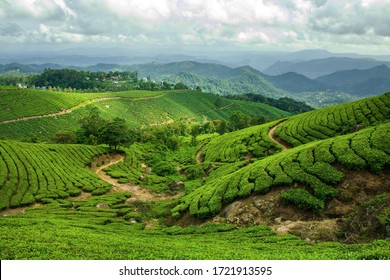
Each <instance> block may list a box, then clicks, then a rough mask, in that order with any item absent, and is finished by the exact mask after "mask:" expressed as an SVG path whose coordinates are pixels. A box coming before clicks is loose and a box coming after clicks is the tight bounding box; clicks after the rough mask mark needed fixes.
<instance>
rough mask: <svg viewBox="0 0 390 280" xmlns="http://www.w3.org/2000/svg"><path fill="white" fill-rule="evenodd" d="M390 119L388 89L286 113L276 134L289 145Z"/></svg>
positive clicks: (323, 137) (296, 144)
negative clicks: (288, 116) (311, 109)
mask: <svg viewBox="0 0 390 280" xmlns="http://www.w3.org/2000/svg"><path fill="white" fill-rule="evenodd" d="M389 119H390V93H386V94H384V95H380V96H376V97H372V98H366V99H363V100H358V101H355V102H350V103H347V104H341V105H335V106H331V107H327V108H323V109H318V110H315V111H311V112H307V113H303V114H300V115H296V116H293V117H290V118H289V119H288V120H287V121H286V122H284V123H283V124H282V125H280V126H279V127H278V128H277V129H276V131H275V134H276V136H278V137H280V138H281V139H283V140H284V141H286V142H288V143H290V144H291V145H293V146H298V145H301V144H304V143H309V142H311V141H315V140H319V139H326V138H330V137H334V136H336V135H341V134H345V133H350V132H351V131H353V130H357V129H361V128H364V127H368V126H372V125H375V124H377V123H380V122H383V121H385V120H389Z"/></svg>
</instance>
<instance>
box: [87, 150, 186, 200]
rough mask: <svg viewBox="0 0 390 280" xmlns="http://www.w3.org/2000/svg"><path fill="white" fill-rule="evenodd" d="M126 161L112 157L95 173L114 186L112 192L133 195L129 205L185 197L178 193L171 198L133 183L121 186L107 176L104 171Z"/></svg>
mask: <svg viewBox="0 0 390 280" xmlns="http://www.w3.org/2000/svg"><path fill="white" fill-rule="evenodd" d="M124 159H125V156H124V155H122V154H117V155H115V156H111V157H110V160H109V163H107V164H104V165H102V166H99V167H98V168H97V169H96V170H94V171H95V173H96V174H97V175H98V176H99V177H100V179H102V180H103V181H106V182H107V183H109V184H111V185H112V189H111V192H129V193H131V197H130V198H129V199H128V200H127V201H126V202H127V203H133V202H136V201H141V202H153V201H163V200H171V199H175V198H178V197H180V196H182V195H183V193H178V194H176V195H174V196H169V195H165V194H157V193H153V192H151V191H149V190H148V189H145V188H143V187H142V186H138V185H134V184H132V183H127V184H121V183H119V182H118V180H117V179H114V178H112V177H110V176H108V175H107V174H106V172H104V171H103V169H105V168H107V167H109V166H111V165H114V164H117V163H119V162H121V161H123V160H124ZM98 161H99V159H98Z"/></svg>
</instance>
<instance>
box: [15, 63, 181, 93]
mask: <svg viewBox="0 0 390 280" xmlns="http://www.w3.org/2000/svg"><path fill="white" fill-rule="evenodd" d="M11 82H13V83H15V82H14V79H13V80H12V81H11ZM26 83H27V84H28V85H29V86H31V87H46V88H47V89H51V90H57V91H93V92H99V91H119V90H132V89H141V90H170V89H187V88H188V87H187V86H186V85H184V84H183V83H177V84H170V83H167V82H155V81H153V80H152V79H151V78H150V77H146V78H142V79H140V78H139V77H138V72H137V71H134V72H130V71H124V72H119V71H115V72H112V71H110V72H90V71H78V70H73V69H59V70H58V69H45V70H44V72H43V73H41V74H38V75H30V76H29V78H28V80H27V82H26ZM15 85H16V84H15ZM69 89H70V90H69Z"/></svg>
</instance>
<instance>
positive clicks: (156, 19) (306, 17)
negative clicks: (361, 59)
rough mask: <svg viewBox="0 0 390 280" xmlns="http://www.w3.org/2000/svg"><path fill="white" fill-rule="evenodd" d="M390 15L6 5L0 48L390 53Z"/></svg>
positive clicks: (233, 3) (117, 1) (263, 8)
mask: <svg viewBox="0 0 390 280" xmlns="http://www.w3.org/2000/svg"><path fill="white" fill-rule="evenodd" d="M389 14H390V0H158V1H156V0H128V1H125V0H99V1H97V0H18V1H13V0H12V1H11V0H1V1H0V22H1V24H0V42H2V43H7V42H21V41H22V42H29V41H31V42H37V43H38V42H40V41H42V42H55V43H61V42H69V43H71V42H74V43H79V42H99V40H101V42H102V43H105V42H113V43H115V42H118V43H125V42H142V43H143V44H157V45H158V44H165V45H167V44H173V45H175V44H204V45H210V44H214V45H221V46H223V45H235V44H239V45H240V46H244V45H248V46H254V45H258V46H267V45H273V46H285V47H286V48H289V46H290V45H292V46H294V47H297V48H298V47H299V46H301V48H310V47H313V46H317V47H321V46H323V47H325V46H332V45H333V46H338V45H339V47H340V48H341V49H342V48H343V46H346V47H348V48H350V47H351V46H352V45H353V46H356V44H357V41H358V40H359V39H360V40H361V44H359V45H360V46H364V45H365V46H367V48H371V49H374V48H375V49H377V48H378V47H381V48H382V49H383V50H386V44H387V43H388V38H389V37H390V17H389V16H388V15H389ZM374 42H375V45H374Z"/></svg>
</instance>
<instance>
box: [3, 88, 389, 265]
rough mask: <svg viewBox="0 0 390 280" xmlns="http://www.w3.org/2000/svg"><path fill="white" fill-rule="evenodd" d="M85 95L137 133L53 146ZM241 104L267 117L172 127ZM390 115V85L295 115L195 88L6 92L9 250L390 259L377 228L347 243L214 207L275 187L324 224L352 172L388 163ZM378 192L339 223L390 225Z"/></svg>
mask: <svg viewBox="0 0 390 280" xmlns="http://www.w3.org/2000/svg"><path fill="white" fill-rule="evenodd" d="M87 105H93V106H94V107H97V108H99V110H100V112H101V116H102V117H103V118H104V119H106V120H108V119H110V120H112V119H115V118H116V117H119V118H122V119H123V120H124V121H125V122H126V123H127V124H128V126H129V127H130V128H131V129H134V131H137V133H139V134H138V135H137V137H138V138H137V137H136V136H134V139H136V140H134V142H133V143H132V144H131V145H129V146H126V147H120V151H113V150H110V149H109V148H108V146H107V145H82V144H48V143H47V141H48V140H49V139H50V137H51V136H52V135H53V134H54V133H55V132H57V131H59V130H69V131H77V129H79V128H80V124H79V120H80V119H81V118H82V117H84V116H85V115H86V113H87V110H88V108H87V107H85V106H87ZM236 111H241V113H244V114H245V115H246V116H253V117H258V116H261V117H263V118H264V119H265V120H267V121H268V122H266V123H264V124H261V125H256V126H250V127H248V128H245V129H240V130H236V131H233V132H229V133H225V134H223V132H221V134H222V135H219V134H218V133H216V132H215V130H214V131H211V132H206V131H203V134H199V133H198V132H197V131H195V130H191V132H186V133H182V134H174V131H175V130H174V129H177V127H174V126H172V127H169V125H170V124H172V125H173V124H176V123H177V122H182V123H183V124H184V125H188V126H190V125H194V127H195V128H199V127H202V125H203V124H205V123H208V122H210V120H212V121H215V123H218V121H219V122H221V121H229V120H231V116H232V114H233V113H234V112H236ZM389 119H390V93H387V94H383V95H380V96H376V97H373V98H368V99H363V100H359V101H355V102H351V103H347V104H342V105H337V106H331V107H327V108H323V109H318V110H315V111H311V112H307V113H303V114H300V115H295V116H290V114H289V113H287V112H284V111H281V110H278V109H276V108H273V107H270V106H267V105H264V104H260V103H250V102H244V101H236V100H228V99H224V98H220V97H218V96H215V95H212V94H209V93H202V92H199V91H191V90H179V91H156V92H152V91H129V92H115V93H109V92H107V93H74V92H73V93H72V92H69V93H64V92H62V93H61V92H50V91H37V90H16V89H12V88H8V89H5V88H4V89H1V90H0V214H1V215H0V229H1V232H2V234H1V235H0V257H1V259H121V260H123V259H184V260H185V259H335V260H336V259H386V260H388V259H390V239H389V238H388V236H386V234H387V233H386V232H382V231H381V234H382V235H381V237H380V238H381V239H380V238H378V237H377V236H369V234H367V233H365V234H361V236H359V238H360V237H361V238H360V239H359V238H356V239H352V240H353V241H354V242H350V240H349V243H355V244H347V243H342V242H338V241H340V240H343V241H345V235H346V233H345V232H343V231H342V230H340V231H339V232H338V234H339V237H338V238H339V239H337V240H338V241H337V242H336V241H331V242H330V241H329V242H322V241H321V240H305V239H301V238H300V237H298V236H294V235H292V234H282V235H280V234H277V233H276V231H274V230H272V229H271V228H270V227H267V226H266V225H264V224H255V225H250V224H246V225H245V226H243V225H241V224H235V223H231V222H226V221H225V222H221V220H218V219H216V218H215V217H216V216H217V218H218V215H219V214H221V211H222V210H224V209H225V207H227V206H230V205H232V203H235V202H238V201H240V200H241V201H242V200H243V199H245V198H251V197H254V196H259V197H261V196H262V195H264V196H266V195H267V194H270V193H271V192H279V194H280V199H281V200H282V201H283V203H284V204H285V205H288V207H291V209H292V210H291V211H304V213H310V214H311V215H312V216H311V217H315V218H313V220H316V221H321V219H323V218H324V217H323V216H322V213H323V212H324V211H326V210H328V208H329V207H332V206H331V202H332V200H334V199H336V198H338V196H339V195H340V192H341V187H340V186H341V184H342V183H343V182H344V181H345V180H346V177H347V176H348V174H349V175H350V174H351V172H362V173H363V172H364V174H376V175H378V176H379V175H381V176H386V174H388V173H389V166H390V122H389ZM213 124H214V123H213ZM191 129H193V128H191ZM273 129H275V132H274V133H272V132H273ZM194 131H195V132H194ZM134 133H135V132H134ZM32 139H34V141H35V142H38V143H28V142H32V141H30V140H32ZM20 140H24V141H25V142H19V141H20ZM169 141H170V142H169ZM284 143H285V144H287V145H288V144H290V146H289V147H291V148H289V149H287V150H284V149H282V146H281V145H282V144H283V145H284ZM118 154H119V156H120V159H119V160H118V159H117V158H116V160H115V161H114V160H113V158H115V156H118ZM124 154H125V157H123V155H124ZM123 158H124V159H123ZM114 162H115V164H114ZM92 167H93V168H95V169H93V168H92ZM97 167H101V168H100V169H103V168H104V169H103V171H99V172H97V171H96V173H95V172H93V171H92V170H96V168H97ZM384 178H386V177H384ZM355 184H360V183H359V182H357V183H356V182H355ZM386 184H387V185H386ZM344 188H348V186H344ZM382 188H383V190H387V189H388V188H389V186H388V182H385V183H384V186H382ZM351 192H352V195H354V193H353V191H351ZM369 193H370V192H368V195H367V193H365V194H364V195H366V196H367V197H365V199H366V200H365V203H363V204H362V205H358V206H356V209H355V208H354V209H351V210H350V212H349V214H348V215H349V216H343V217H341V219H340V220H339V221H340V222H343V223H346V221H348V220H351V219H353V217H355V220H356V219H359V218H358V217H360V216H362V217H363V216H364V215H369V214H370V215H371V216H369V217H370V219H371V218H372V217H373V220H369V219H368V218H367V217H366V216H364V217H365V218H362V219H361V220H366V221H367V229H372V230H373V231H375V230H377V229H378V228H379V227H381V228H380V229H381V230H382V229H383V228H385V229H386V226H387V228H388V227H389V226H390V224H389V221H390V219H389V207H390V206H389V205H388V201H390V199H389V197H388V193H387V192H386V191H384V192H383V193H382V194H381V195H379V196H375V195H376V194H377V190H372V193H375V195H371V196H370V195H369ZM140 196H143V197H144V199H137V197H140ZM360 196H362V195H360ZM367 201H368V202H367ZM386 203H387V204H386ZM365 205H366V206H367V205H368V206H367V207H368V208H361V209H360V208H359V207H360V206H361V207H366V206H365ZM341 206H342V205H341ZM348 207H350V205H349V206H348ZM358 208H359V209H358ZM359 211H360V212H359ZM222 212H223V211H222ZM299 213H301V212H299ZM351 213H352V214H351ZM351 215H352V216H351ZM353 215H355V216H353ZM359 215H360V216H359ZM351 217H352V218H351ZM326 218H329V217H328V216H327V217H326ZM366 218H367V219H366ZM371 221H373V222H372V223H371ZM343 230H344V229H343ZM363 230H366V228H364V229H363ZM355 232H358V230H356V231H355ZM343 234H344V236H343ZM383 236H385V238H384V237H383ZM386 237H387V238H386ZM343 238H344V239H343ZM333 240H335V239H333Z"/></svg>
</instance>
